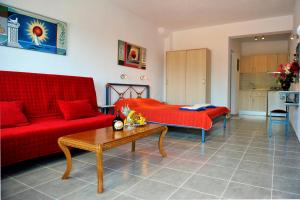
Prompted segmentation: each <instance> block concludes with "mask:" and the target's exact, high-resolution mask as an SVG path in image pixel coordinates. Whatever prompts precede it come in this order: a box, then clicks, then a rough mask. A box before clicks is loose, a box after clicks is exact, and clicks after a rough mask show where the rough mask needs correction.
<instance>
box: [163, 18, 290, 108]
mask: <svg viewBox="0 0 300 200" xmlns="http://www.w3.org/2000/svg"><path fill="white" fill-rule="evenodd" d="M292 27H293V17H292V16H290V15H289V16H281V17H274V18H266V19H259V20H252V21H244V22H238V23H231V24H223V25H218V26H211V27H203V28H196V29H189V30H183V31H175V32H173V33H172V34H171V36H170V39H169V41H170V43H171V44H167V46H168V47H169V48H171V50H179V49H193V48H208V49H210V50H211V52H212V77H211V78H212V89H211V93H212V99H211V100H212V103H213V104H216V105H228V100H229V98H228V97H229V95H228V88H229V87H228V86H229V39H230V38H232V37H237V36H247V35H254V34H261V33H274V32H283V31H290V30H291V29H292Z"/></svg>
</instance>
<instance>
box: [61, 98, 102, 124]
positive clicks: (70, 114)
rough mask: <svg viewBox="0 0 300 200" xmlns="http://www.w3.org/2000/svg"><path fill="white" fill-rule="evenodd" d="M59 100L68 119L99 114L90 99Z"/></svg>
mask: <svg viewBox="0 0 300 200" xmlns="http://www.w3.org/2000/svg"><path fill="white" fill-rule="evenodd" d="M57 102H58V105H59V108H60V111H61V112H62V114H63V116H64V118H65V119H66V120H71V119H80V118H86V117H94V116H96V115H97V112H95V110H94V109H93V107H92V105H91V104H90V102H89V100H88V99H84V100H75V101H62V100H58V101H57Z"/></svg>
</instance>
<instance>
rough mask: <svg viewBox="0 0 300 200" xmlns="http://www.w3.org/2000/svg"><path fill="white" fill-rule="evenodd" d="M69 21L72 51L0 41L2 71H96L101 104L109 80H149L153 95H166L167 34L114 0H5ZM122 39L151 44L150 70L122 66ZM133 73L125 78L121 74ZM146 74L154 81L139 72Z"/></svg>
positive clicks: (3, 0)
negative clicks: (55, 52)
mask: <svg viewBox="0 0 300 200" xmlns="http://www.w3.org/2000/svg"><path fill="white" fill-rule="evenodd" d="M0 2H1V3H5V4H7V5H11V6H14V7H17V8H22V9H24V10H27V11H31V12H35V13H38V14H42V15H45V16H48V17H51V18H54V19H59V20H62V21H65V22H67V23H68V31H69V33H68V51H67V56H60V55H53V54H48V53H41V52H35V51H29V50H22V49H14V48H9V47H1V46H0V60H1V65H0V70H13V71H26V72H38V73H53V74H66V75H79V76H91V77H93V78H94V81H95V85H96V92H97V98H98V104H103V103H105V88H104V86H105V83H107V82H117V83H137V84H148V83H149V84H150V85H151V94H152V95H151V96H152V97H154V98H157V99H162V96H163V87H162V84H163V63H164V57H163V48H164V45H163V38H162V37H161V36H159V35H158V33H157V28H156V27H155V26H154V25H152V24H150V23H149V22H147V21H144V20H143V19H141V18H140V17H137V16H135V15H133V14H131V13H129V12H127V11H125V10H123V9H120V8H119V7H117V6H116V5H114V4H113V3H111V2H110V1H109V0H100V1H99V0H85V1H82V0H72V1H69V0H51V1H49V0H26V1H18V0H0ZM118 39H121V40H125V41H128V42H131V43H133V44H137V45H140V46H143V47H145V48H147V70H139V69H133V68H129V67H123V66H119V65H117V53H118V49H117V47H118ZM122 73H125V74H127V75H128V79H127V80H121V79H120V75H121V74H122ZM141 75H146V76H147V77H148V79H149V80H146V81H141V80H140V79H139V78H138V77H139V76H141Z"/></svg>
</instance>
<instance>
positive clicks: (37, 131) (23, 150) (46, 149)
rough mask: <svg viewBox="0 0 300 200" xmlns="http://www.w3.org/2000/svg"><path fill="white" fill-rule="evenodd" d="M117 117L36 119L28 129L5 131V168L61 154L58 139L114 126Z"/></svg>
mask: <svg viewBox="0 0 300 200" xmlns="http://www.w3.org/2000/svg"><path fill="white" fill-rule="evenodd" d="M113 119H114V116H113V115H104V114H102V113H100V112H98V113H97V115H96V116H95V117H90V118H82V119H75V120H69V121H67V120H65V119H63V118H62V117H47V118H38V119H32V121H31V124H30V125H28V126H22V127H14V128H4V129H1V140H2V144H1V145H2V146H1V160H2V165H9V164H11V163H16V162H20V161H23V160H27V159H31V158H36V157H39V156H45V155H48V154H51V153H56V152H61V150H60V148H59V147H58V144H57V139H58V138H59V137H61V136H64V135H68V134H72V133H77V132H81V131H86V130H91V129H96V128H103V127H108V126H111V124H112V120H113Z"/></svg>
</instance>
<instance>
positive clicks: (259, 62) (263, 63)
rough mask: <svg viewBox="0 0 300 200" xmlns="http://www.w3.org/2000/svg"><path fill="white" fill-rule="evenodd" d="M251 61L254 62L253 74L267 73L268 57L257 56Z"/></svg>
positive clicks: (252, 57)
mask: <svg viewBox="0 0 300 200" xmlns="http://www.w3.org/2000/svg"><path fill="white" fill-rule="evenodd" d="M251 59H253V62H254V64H253V67H252V72H253V73H259V72H267V55H255V56H251Z"/></svg>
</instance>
